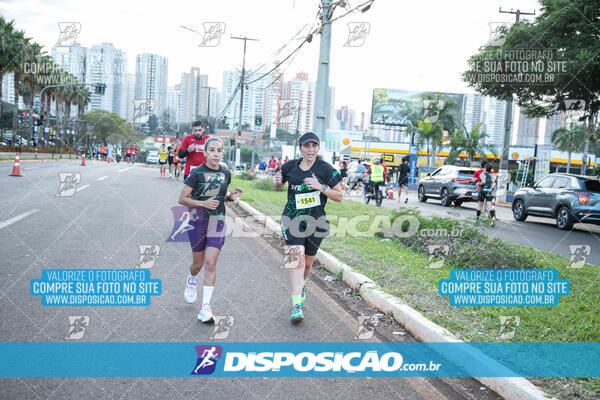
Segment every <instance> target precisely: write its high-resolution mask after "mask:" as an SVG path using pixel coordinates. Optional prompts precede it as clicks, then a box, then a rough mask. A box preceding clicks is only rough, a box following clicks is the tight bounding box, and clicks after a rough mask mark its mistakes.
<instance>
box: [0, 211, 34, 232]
mask: <svg viewBox="0 0 600 400" xmlns="http://www.w3.org/2000/svg"><path fill="white" fill-rule="evenodd" d="M38 211H40V210H38V209H37V208H35V209H33V210H31V211H27V212H25V213H23V214H19V215H17V216H16V217H12V218H11V219H7V220H6V221H4V222H0V229H2V228H6V227H7V226H9V225H10V224H14V223H15V222H17V221H20V220H22V219H23V218H27V217H28V216H30V215H31V214H35V213H36V212H38Z"/></svg>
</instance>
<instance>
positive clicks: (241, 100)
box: [231, 36, 258, 165]
mask: <svg viewBox="0 0 600 400" xmlns="http://www.w3.org/2000/svg"><path fill="white" fill-rule="evenodd" d="M231 38H232V39H239V40H243V41H244V55H243V58H242V76H241V78H240V85H241V87H240V115H239V120H238V138H240V137H241V136H242V111H243V107H244V86H245V84H244V80H245V78H246V42H247V41H248V40H256V41H257V40H258V39H250V38H247V37H245V36H244V37H238V36H231ZM235 148H236V150H237V149H238V148H239V144H238V143H237V141H236V144H235ZM238 161H239V160H236V165H237V164H238Z"/></svg>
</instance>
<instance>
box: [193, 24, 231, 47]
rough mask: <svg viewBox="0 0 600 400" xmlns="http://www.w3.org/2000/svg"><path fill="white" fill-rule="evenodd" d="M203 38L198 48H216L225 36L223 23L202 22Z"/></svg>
mask: <svg viewBox="0 0 600 400" xmlns="http://www.w3.org/2000/svg"><path fill="white" fill-rule="evenodd" d="M202 25H203V26H204V37H203V38H202V42H201V43H200V44H199V45H198V47H217V46H218V45H219V43H221V36H223V35H224V34H225V22H204V23H203V24H202Z"/></svg>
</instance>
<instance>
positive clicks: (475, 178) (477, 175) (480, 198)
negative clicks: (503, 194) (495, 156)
mask: <svg viewBox="0 0 600 400" xmlns="http://www.w3.org/2000/svg"><path fill="white" fill-rule="evenodd" d="M487 164H488V161H487V160H481V169H478V170H477V171H475V173H474V174H473V179H472V180H471V181H472V182H475V184H476V185H477V218H478V219H479V216H480V215H481V210H482V209H483V202H484V200H485V198H484V197H483V196H482V194H483V192H481V185H482V183H481V174H482V173H483V172H484V171H485V166H486V165H487Z"/></svg>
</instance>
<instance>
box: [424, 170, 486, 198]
mask: <svg viewBox="0 0 600 400" xmlns="http://www.w3.org/2000/svg"><path fill="white" fill-rule="evenodd" d="M475 171H477V168H470V167H457V166H455V165H444V166H443V167H440V168H438V169H436V170H435V171H433V173H430V174H427V176H425V177H424V178H422V179H420V180H419V183H418V184H417V188H418V189H417V197H418V199H419V201H420V202H425V201H427V199H429V198H436V199H440V201H441V203H442V205H444V206H446V207H449V206H450V205H452V203H453V202H454V205H456V206H460V205H461V204H462V203H463V202H465V201H475V200H476V194H477V186H476V185H475V182H474V181H473V174H474V173H475Z"/></svg>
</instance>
